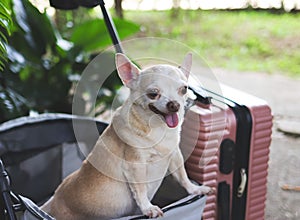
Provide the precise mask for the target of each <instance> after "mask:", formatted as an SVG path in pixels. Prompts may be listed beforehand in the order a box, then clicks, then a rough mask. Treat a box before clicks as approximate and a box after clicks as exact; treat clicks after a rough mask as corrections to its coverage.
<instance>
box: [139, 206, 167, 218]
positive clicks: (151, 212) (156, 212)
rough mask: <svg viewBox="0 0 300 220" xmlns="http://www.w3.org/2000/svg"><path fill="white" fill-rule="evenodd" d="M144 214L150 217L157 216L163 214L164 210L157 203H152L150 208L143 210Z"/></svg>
mask: <svg viewBox="0 0 300 220" xmlns="http://www.w3.org/2000/svg"><path fill="white" fill-rule="evenodd" d="M143 214H144V215H146V216H148V217H149V218H156V217H160V216H163V214H164V213H163V211H162V210H161V209H160V208H159V207H158V206H156V205H152V206H150V207H149V208H147V209H145V210H143Z"/></svg>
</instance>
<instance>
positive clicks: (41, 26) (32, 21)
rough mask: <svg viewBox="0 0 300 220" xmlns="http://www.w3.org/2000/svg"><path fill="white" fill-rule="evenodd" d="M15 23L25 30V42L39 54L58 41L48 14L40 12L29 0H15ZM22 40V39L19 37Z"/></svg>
mask: <svg viewBox="0 0 300 220" xmlns="http://www.w3.org/2000/svg"><path fill="white" fill-rule="evenodd" d="M13 3H14V6H13V9H14V19H15V23H16V24H18V26H19V27H20V28H21V29H22V30H23V31H24V33H25V34H24V36H23V45H24V42H26V44H27V45H28V46H29V48H31V50H33V51H34V52H35V53H36V55H37V56H39V57H40V56H42V55H43V54H44V53H46V48H47V46H48V45H50V46H53V45H55V43H56V37H55V33H54V31H53V27H52V25H51V22H50V20H49V18H48V17H47V15H46V14H45V13H43V14H42V13H40V12H39V11H38V9H37V8H35V7H34V6H33V5H32V4H31V3H30V2H29V1H28V0H13ZM19 40H21V39H19Z"/></svg>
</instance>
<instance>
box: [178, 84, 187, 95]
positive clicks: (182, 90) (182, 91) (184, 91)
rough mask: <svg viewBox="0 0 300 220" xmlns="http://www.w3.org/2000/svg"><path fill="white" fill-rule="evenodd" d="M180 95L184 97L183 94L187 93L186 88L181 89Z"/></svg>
mask: <svg viewBox="0 0 300 220" xmlns="http://www.w3.org/2000/svg"><path fill="white" fill-rule="evenodd" d="M180 93H181V94H182V95H185V94H186V93H187V86H183V87H181V90H180Z"/></svg>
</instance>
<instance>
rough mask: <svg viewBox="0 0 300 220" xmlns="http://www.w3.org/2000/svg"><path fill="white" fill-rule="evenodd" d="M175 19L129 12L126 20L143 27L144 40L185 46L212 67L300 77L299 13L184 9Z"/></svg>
mask: <svg viewBox="0 0 300 220" xmlns="http://www.w3.org/2000/svg"><path fill="white" fill-rule="evenodd" d="M173 13H174V12H173V11H172V10H170V11H143V12H141V11H126V18H127V19H130V20H133V21H138V22H139V23H140V24H141V25H142V26H143V28H142V29H143V30H144V32H143V33H142V34H141V35H142V36H157V37H163V38H169V39H173V40H178V41H179V42H184V43H185V44H187V45H189V46H190V47H192V48H193V49H194V50H195V51H197V52H198V53H199V54H200V55H201V56H202V57H203V58H204V59H205V60H206V62H207V63H208V65H209V66H211V67H217V68H226V69H229V70H238V71H257V72H266V73H276V74H286V75H289V76H293V77H299V76H300V62H299V60H300V40H299V39H300V32H299V30H300V22H299V21H300V13H299V12H294V13H287V12H285V11H284V10H254V9H248V10H206V11H205V10H181V9H179V10H178V11H177V12H176V13H177V15H176V17H174V16H173ZM158 23H159V25H153V24H158ZM151 49H153V48H149V50H151Z"/></svg>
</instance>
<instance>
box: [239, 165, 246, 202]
mask: <svg viewBox="0 0 300 220" xmlns="http://www.w3.org/2000/svg"><path fill="white" fill-rule="evenodd" d="M240 173H241V183H240V185H239V188H238V191H237V197H239V198H240V197H242V196H243V194H244V191H245V188H246V184H247V173H246V170H245V169H244V168H242V169H241V171H240Z"/></svg>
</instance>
